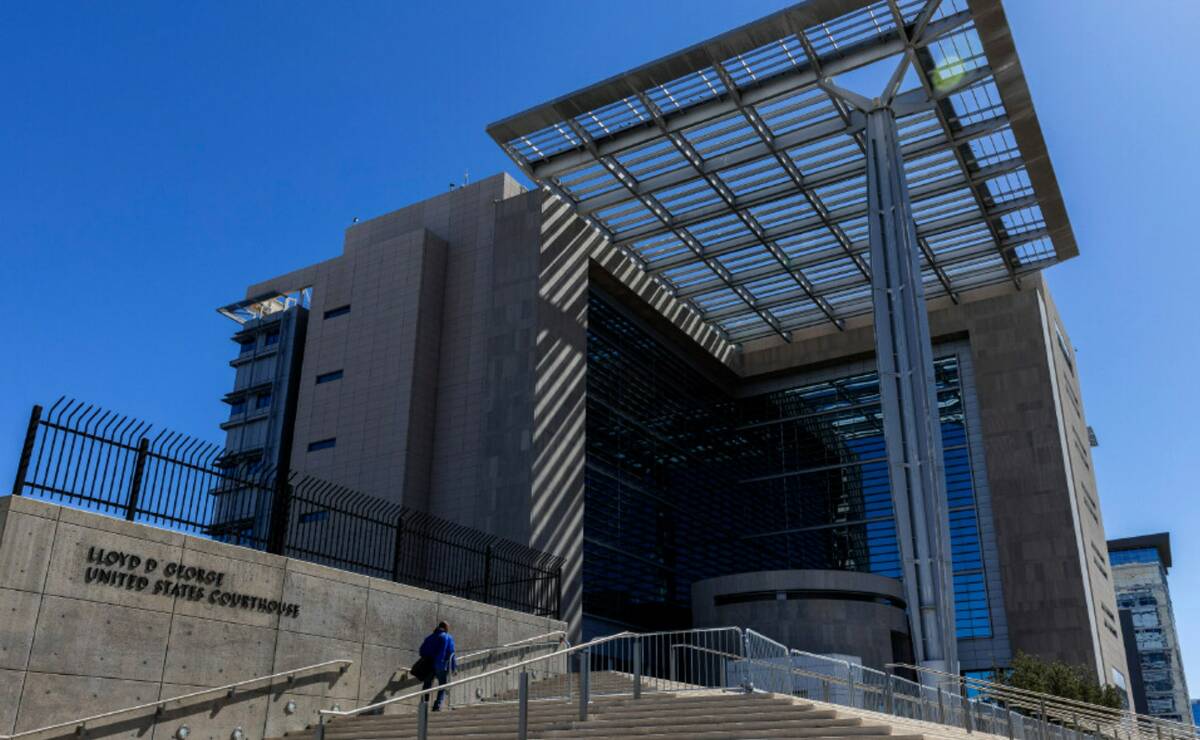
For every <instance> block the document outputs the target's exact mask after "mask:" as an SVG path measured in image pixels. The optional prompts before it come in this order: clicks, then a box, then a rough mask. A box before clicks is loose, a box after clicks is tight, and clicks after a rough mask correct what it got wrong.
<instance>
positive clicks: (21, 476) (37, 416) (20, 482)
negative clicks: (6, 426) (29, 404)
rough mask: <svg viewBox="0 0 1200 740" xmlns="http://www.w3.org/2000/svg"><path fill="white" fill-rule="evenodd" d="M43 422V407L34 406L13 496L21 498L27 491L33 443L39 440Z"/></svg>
mask: <svg viewBox="0 0 1200 740" xmlns="http://www.w3.org/2000/svg"><path fill="white" fill-rule="evenodd" d="M41 420H42V407H41V406H39V405H38V404H34V405H33V409H31V410H30V412H29V427H28V428H27V429H26V430H25V444H24V445H22V446H21V457H20V458H18V460H17V479H16V480H15V481H13V489H12V492H13V495H14V496H20V495H21V492H22V491H23V490H24V489H25V478H26V477H27V476H28V475H29V461H30V459H31V458H32V457H33V441H34V439H35V438H37V428H38V422H40V421H41Z"/></svg>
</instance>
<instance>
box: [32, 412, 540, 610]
mask: <svg viewBox="0 0 1200 740" xmlns="http://www.w3.org/2000/svg"><path fill="white" fill-rule="evenodd" d="M13 494H14V495H18V496H29V497H32V498H39V499H43V500H47V501H52V502H54V503H60V504H64V505H67V506H72V507H76V508H82V509H87V510H89V511H95V512H98V513H101V514H107V515H109V516H116V517H121V518H124V519H127V520H128V521H135V522H142V523H145V524H151V525H153V526H157V527H163V528H166V529H173V530H176V531H180V532H184V533H186V534H190V535H195V536H200V537H207V538H210V539H214V540H218V541H221V542H227V543H230V544H236V545H242V546H245V547H252V548H255V549H259V550H267V551H270V552H274V553H277V554H280V555H286V556H288V557H295V558H299V559H302V560H308V561H311V562H315V563H320V564H323V565H329V566H332V567H335V568H342V569H344V570H350V571H355V572H358V573H363V574H366V575H370V576H375V577H377V578H387V579H390V580H393V581H397V582H400V583H406V584H410V585H413V586H418V587H421V588H427V589H430V590H434V591H439V592H442V593H447V594H451V595H455V596H461V597H464V598H468V599H473V600H476V601H483V602H486V603H489V604H496V605H498V606H502V607H505V608H509V609H516V610H520V611H526V612H531V613H534V614H538V615H543V616H556V617H557V616H559V615H560V602H561V585H562V583H561V581H562V559H561V558H559V557H557V556H554V555H550V554H547V553H544V552H541V551H539V550H536V549H534V548H531V547H527V546H525V545H522V544H519V543H516V542H511V541H508V540H505V539H502V538H500V537H496V536H494V535H490V534H487V533H484V532H480V531H478V530H475V529H471V528H470V527H465V526H462V525H460V524H456V523H454V522H450V521H446V520H444V519H440V518H438V517H435V516H432V515H430V514H427V513H425V512H419V511H415V510H413V509H410V508H407V507H405V506H401V505H400V504H397V503H395V502H392V501H387V500H385V499H381V498H377V497H373V496H368V495H365V494H363V493H361V492H359V491H355V490H352V489H349V488H346V487H344V486H340V485H337V484H334V483H330V482H327V481H323V480H319V479H317V478H314V477H311V476H305V475H295V474H292V475H289V474H286V473H284V472H282V471H277V470H275V469H274V468H271V467H264V466H262V465H260V464H256V463H247V462H244V461H238V460H236V459H234V458H233V457H231V456H229V455H227V454H226V453H225V451H224V450H223V449H222V448H221V447H220V446H219V445H216V444H213V443H211V442H206V441H203V440H199V439H196V438H193V437H189V436H187V435H184V434H180V433H178V432H172V431H169V430H165V429H164V430H155V429H154V428H153V427H152V426H151V425H150V424H148V423H146V422H143V421H140V420H137V419H134V418H132V417H129V416H125V415H122V414H118V413H115V412H112V411H108V410H105V409H102V408H100V407H98V406H95V405H93V404H88V403H84V402H81V401H75V400H69V399H66V398H60V399H58V401H56V402H55V403H54V404H53V405H51V406H50V407H49V409H43V408H42V407H41V406H34V407H33V410H32V411H31V413H30V416H29V426H28V429H27V431H26V435H25V441H24V444H23V445H22V448H21V455H20V457H19V458H18V462H17V474H16V480H15V481H14V483H13Z"/></svg>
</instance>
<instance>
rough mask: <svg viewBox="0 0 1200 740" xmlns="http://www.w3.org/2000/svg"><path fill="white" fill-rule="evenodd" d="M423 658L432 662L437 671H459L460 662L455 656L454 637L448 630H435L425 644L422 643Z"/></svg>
mask: <svg viewBox="0 0 1200 740" xmlns="http://www.w3.org/2000/svg"><path fill="white" fill-rule="evenodd" d="M421 657H422V658H429V659H430V660H432V661H433V669H434V670H435V671H438V672H441V671H445V670H447V669H449V670H450V671H457V670H458V661H457V660H456V659H455V656H454V637H453V635H451V634H450V633H449V632H447V631H446V630H441V629H439V630H434V631H433V634H432V635H430V636H429V637H426V638H425V642H422V643H421Z"/></svg>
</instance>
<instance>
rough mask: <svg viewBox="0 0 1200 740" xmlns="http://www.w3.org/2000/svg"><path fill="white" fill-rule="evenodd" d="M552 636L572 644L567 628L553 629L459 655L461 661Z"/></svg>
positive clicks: (568, 645)
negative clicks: (568, 637)
mask: <svg viewBox="0 0 1200 740" xmlns="http://www.w3.org/2000/svg"><path fill="white" fill-rule="evenodd" d="M551 637H557V638H559V641H558V642H559V644H560V645H563V644H565V645H566V646H567V647H570V646H571V641H570V640H569V639H567V631H566V630H553V631H551V632H546V633H544V634H541V635H534V636H533V637H525V638H522V639H520V640H513V641H512V642H506V643H504V644H503V645H493V646H491V647H486V648H479V649H478V650H472V651H471V652H469V653H464V654H462V655H459V656H457V657H458V660H459V661H464V660H469V659H470V658H474V657H475V656H477V655H483V654H484V653H491V652H495V651H497V650H504V649H505V648H514V647H520V646H521V645H524V644H526V643H530V642H536V641H538V640H545V639H548V638H551Z"/></svg>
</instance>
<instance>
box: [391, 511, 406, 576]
mask: <svg viewBox="0 0 1200 740" xmlns="http://www.w3.org/2000/svg"><path fill="white" fill-rule="evenodd" d="M403 560H404V512H403V511H401V512H400V515H399V516H397V517H396V541H395V543H394V544H393V545H392V580H393V581H395V582H397V583H399V582H400V572H401V570H400V563H401V562H402V561H403Z"/></svg>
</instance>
